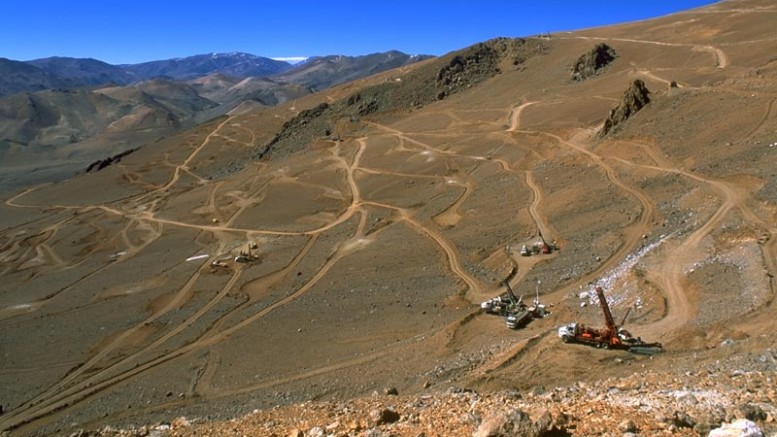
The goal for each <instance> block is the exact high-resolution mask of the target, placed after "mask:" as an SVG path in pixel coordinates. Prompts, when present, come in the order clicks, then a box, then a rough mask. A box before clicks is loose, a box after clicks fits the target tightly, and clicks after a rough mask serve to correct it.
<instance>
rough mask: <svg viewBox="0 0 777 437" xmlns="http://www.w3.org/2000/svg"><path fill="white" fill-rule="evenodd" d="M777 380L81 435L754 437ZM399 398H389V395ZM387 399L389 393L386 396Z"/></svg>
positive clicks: (454, 392)
mask: <svg viewBox="0 0 777 437" xmlns="http://www.w3.org/2000/svg"><path fill="white" fill-rule="evenodd" d="M775 378H777V373H775V372H772V371H757V370H749V371H745V370H740V369H731V368H727V367H721V368H717V369H712V368H705V369H702V370H698V371H695V372H684V373H656V372H645V373H637V374H634V375H632V376H631V377H628V378H611V379H604V380H601V381H598V382H595V383H583V382H578V383H576V384H574V385H571V386H566V387H557V388H553V389H548V390H546V391H544V392H543V391H542V390H535V391H534V392H528V393H519V392H517V391H515V390H507V391H503V392H497V393H477V392H474V391H471V390H468V389H455V388H451V389H448V390H447V391H443V392H435V393H429V394H422V395H417V396H398V395H388V394H378V393H375V394H373V395H372V396H370V397H367V398H360V399H354V400H349V401H341V402H334V401H333V402H306V403H302V404H295V405H290V406H285V407H277V408H273V409H271V410H266V411H258V410H257V411H254V412H253V413H252V414H249V415H247V416H245V417H242V418H239V419H234V420H231V421H226V422H199V421H197V420H191V421H190V420H187V419H185V418H178V419H175V420H173V421H172V422H171V423H169V424H159V425H156V426H151V427H142V428H136V429H130V430H116V429H112V428H105V429H103V430H100V431H96V432H90V433H84V432H80V433H76V434H73V437H80V436H86V435H89V436H106V437H107V436H160V437H161V436H171V437H172V436H175V437H190V436H201V435H208V436H243V435H250V436H342V437H344V436H371V437H378V436H386V437H387V436H397V437H400V436H412V437H417V436H428V437H431V436H477V437H486V436H538V437H539V436H563V435H568V436H594V435H596V436H707V435H712V436H718V437H719V436H729V435H737V436H744V435H748V436H758V435H777V423H776V422H775V419H777V407H776V405H777V391H776V390H777V389H776V388H775V387H776V384H775ZM390 392H391V393H395V392H396V391H395V390H391V391H390ZM386 393H389V391H386Z"/></svg>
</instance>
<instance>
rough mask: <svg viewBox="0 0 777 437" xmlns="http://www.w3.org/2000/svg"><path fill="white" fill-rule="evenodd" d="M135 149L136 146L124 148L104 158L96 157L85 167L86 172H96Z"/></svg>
mask: <svg viewBox="0 0 777 437" xmlns="http://www.w3.org/2000/svg"><path fill="white" fill-rule="evenodd" d="M136 150H138V148H134V149H129V150H125V151H123V152H121V153H117V154H116V155H113V156H111V157H108V158H105V159H98V160H97V161H94V162H93V163H91V164H89V167H87V168H86V173H89V172H91V171H96V172H97V171H100V170H102V169H104V168H105V167H108V166H110V165H111V164H115V163H117V162H119V161H121V158H124V157H125V156H127V155H129V154H131V153H132V152H134V151H136Z"/></svg>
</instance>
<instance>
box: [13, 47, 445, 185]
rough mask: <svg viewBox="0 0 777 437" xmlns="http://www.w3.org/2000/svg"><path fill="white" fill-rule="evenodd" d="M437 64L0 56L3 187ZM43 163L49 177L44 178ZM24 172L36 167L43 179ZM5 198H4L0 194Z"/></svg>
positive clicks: (399, 59) (237, 56)
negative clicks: (229, 118) (203, 125)
mask: <svg viewBox="0 0 777 437" xmlns="http://www.w3.org/2000/svg"><path fill="white" fill-rule="evenodd" d="M430 57H431V56H411V55H407V54H404V53H402V52H398V51H390V52H386V53H374V54H370V55H366V56H341V55H337V56H323V57H315V58H310V59H308V60H307V61H306V62H302V63H299V64H296V65H292V64H290V63H288V62H284V61H276V60H273V59H269V58H263V57H260V56H255V55H250V54H247V53H214V54H206V55H196V56H190V57H186V58H179V59H168V60H161V61H152V62H144V63H142V64H131V65H111V64H108V63H105V62H102V61H99V60H96V59H77V58H64V57H51V58H45V59H36V60H33V61H26V62H22V61H14V60H10V59H3V58H0V188H2V186H3V185H6V186H9V185H10V186H13V185H17V184H19V183H22V182H25V183H26V182H30V180H29V179H30V178H31V177H33V176H34V179H36V180H54V179H56V178H57V177H61V176H62V175H54V174H53V173H51V172H65V174H63V175H70V174H72V173H73V171H75V170H74V169H73V168H70V169H66V168H65V167H64V166H62V165H60V164H61V162H62V160H63V159H64V160H67V161H68V162H70V163H72V164H74V165H76V166H83V164H84V162H88V161H90V160H94V159H96V158H103V157H105V156H110V155H113V154H116V153H120V152H123V151H125V150H128V149H130V148H134V147H137V146H140V145H142V144H146V143H149V142H153V141H155V140H157V139H159V138H161V137H163V136H169V135H172V134H175V133H177V132H179V131H181V130H183V129H187V128H190V127H192V126H193V125H195V124H197V123H200V122H204V121H207V120H210V119H213V118H215V117H218V116H221V115H224V114H228V113H235V111H238V112H245V111H249V110H252V109H255V108H262V107H270V106H274V105H277V104H280V103H283V102H286V101H289V100H293V99H296V98H298V97H302V96H305V95H308V94H311V93H313V92H316V91H319V90H322V89H325V88H327V87H330V86H333V85H337V84H342V83H345V82H348V81H351V80H354V79H359V78H362V77H365V76H369V75H372V74H376V73H380V72H382V71H386V70H389V69H392V68H397V67H401V66H403V65H407V64H411V63H414V62H417V61H420V60H424V59H427V58H430ZM41 162H45V163H46V164H45V166H46V168H48V169H50V170H51V172H49V173H46V175H43V173H44V171H43V170H40V168H41V166H42V165H43V164H40V163H41ZM26 165H31V166H33V165H34V166H35V168H38V169H39V173H40V174H41V175H40V176H36V175H33V174H32V173H30V172H29V171H27V170H24V172H23V173H24V174H23V175H21V174H18V171H17V170H20V169H24V168H27V167H25V166H26ZM0 191H2V190H0Z"/></svg>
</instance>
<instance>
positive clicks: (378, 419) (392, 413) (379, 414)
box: [370, 408, 399, 426]
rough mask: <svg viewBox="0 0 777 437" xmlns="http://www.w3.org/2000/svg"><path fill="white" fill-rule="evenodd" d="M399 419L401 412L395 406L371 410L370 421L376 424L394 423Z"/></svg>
mask: <svg viewBox="0 0 777 437" xmlns="http://www.w3.org/2000/svg"><path fill="white" fill-rule="evenodd" d="M398 420H399V413H398V412H397V411H396V410H395V409H393V408H384V409H382V410H380V409H377V410H372V411H371V412H370V421H371V422H372V423H373V424H374V425H375V426H380V425H384V424H387V423H394V422H396V421H398Z"/></svg>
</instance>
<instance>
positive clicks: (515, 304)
mask: <svg viewBox="0 0 777 437" xmlns="http://www.w3.org/2000/svg"><path fill="white" fill-rule="evenodd" d="M516 273H517V269H515V268H514V269H513V270H512V271H511V272H510V274H509V275H507V278H505V279H503V280H502V284H504V286H505V289H506V291H505V292H504V293H503V294H501V295H499V296H496V297H493V298H491V299H489V300H487V301H485V302H483V303H481V304H480V308H481V310H482V311H484V312H486V313H488V314H496V315H499V316H504V317H505V325H506V326H507V327H508V328H510V329H518V328H522V327H524V326H526V325H527V324H528V323H529V322H531V321H532V320H533V319H536V318H542V317H545V316H547V315H548V314H549V312H548V311H547V310H546V308H545V305H543V304H541V303H540V296H539V281H538V282H537V284H538V286H537V296H536V297H535V298H534V302H533V305H532V306H527V305H526V304H524V303H523V296H521V297H516V296H515V293H514V292H513V289H512V287H510V279H512V278H513V277H515V274H516Z"/></svg>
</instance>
